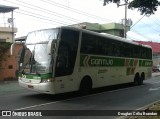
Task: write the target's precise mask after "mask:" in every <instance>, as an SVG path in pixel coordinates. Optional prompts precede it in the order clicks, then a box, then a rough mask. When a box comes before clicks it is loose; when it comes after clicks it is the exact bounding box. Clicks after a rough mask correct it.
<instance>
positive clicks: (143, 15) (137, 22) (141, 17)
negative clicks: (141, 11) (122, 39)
mask: <svg viewBox="0 0 160 119" xmlns="http://www.w3.org/2000/svg"><path fill="white" fill-rule="evenodd" d="M144 16H145V15H143V16H142V17H141V18H140V19H139V20H138V21H137V22H136V23H135V24H133V25H132V26H131V27H130V29H131V28H133V27H134V26H135V25H136V24H138V23H139V22H140V21H141V20H142V19H143V17H144Z"/></svg>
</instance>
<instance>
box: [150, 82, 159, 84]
mask: <svg viewBox="0 0 160 119" xmlns="http://www.w3.org/2000/svg"><path fill="white" fill-rule="evenodd" d="M156 83H160V81H157V82H154V83H151V84H156Z"/></svg>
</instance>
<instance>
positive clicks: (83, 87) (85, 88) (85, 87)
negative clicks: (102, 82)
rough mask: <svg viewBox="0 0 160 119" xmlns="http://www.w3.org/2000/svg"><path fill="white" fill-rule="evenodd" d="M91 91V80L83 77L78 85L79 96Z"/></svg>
mask: <svg viewBox="0 0 160 119" xmlns="http://www.w3.org/2000/svg"><path fill="white" fill-rule="evenodd" d="M91 89H92V80H91V78H90V77H84V78H83V79H82V81H81V83H80V88H79V92H80V94H81V95H86V94H88V93H89V92H90V91H91Z"/></svg>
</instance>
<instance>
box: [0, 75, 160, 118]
mask: <svg viewBox="0 0 160 119" xmlns="http://www.w3.org/2000/svg"><path fill="white" fill-rule="evenodd" d="M102 91H103V92H102ZM159 94H160V75H153V78H152V79H149V80H146V81H145V82H144V85H142V86H134V87H132V86H130V85H124V88H122V86H119V87H118V88H117V86H116V87H111V88H110V87H108V88H105V89H104V88H103V89H98V90H94V91H93V92H92V94H90V95H87V96H83V97H79V96H78V95H76V94H75V93H67V94H61V95H56V96H55V95H46V94H40V93H37V92H30V91H28V90H26V89H23V88H21V87H19V86H18V84H17V82H7V83H3V84H2V83H1V84H0V110H17V109H18V110H73V111H75V110H136V109H139V108H142V107H144V106H146V105H148V104H150V103H152V102H155V101H157V100H160V95H159ZM88 112H89V111H88ZM70 113H71V115H72V114H73V115H74V113H76V112H70ZM91 113H93V112H91ZM106 113H110V112H106ZM94 114H95V113H93V115H94ZM91 115H92V114H91ZM91 115H90V116H76V117H75V116H54V118H55V119H57V118H58V119H70V118H73V119H75V118H76V119H82V118H86V119H93V118H94V119H95V118H97V119H104V118H107V119H108V118H111V119H113V118H117V116H114V117H113V116H109V117H104V116H94V117H93V116H91ZM0 118H2V117H0ZM3 118H4V117H3ZM12 118H13V117H12ZM14 118H16V117H14ZM38 118H40V117H38ZM43 118H44V117H43ZM49 118H53V117H49Z"/></svg>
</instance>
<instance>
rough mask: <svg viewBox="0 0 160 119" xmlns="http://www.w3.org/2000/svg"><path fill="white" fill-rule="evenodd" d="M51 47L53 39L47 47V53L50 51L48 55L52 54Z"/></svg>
mask: <svg viewBox="0 0 160 119" xmlns="http://www.w3.org/2000/svg"><path fill="white" fill-rule="evenodd" d="M51 47H52V40H49V42H48V47H47V53H48V55H51Z"/></svg>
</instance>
